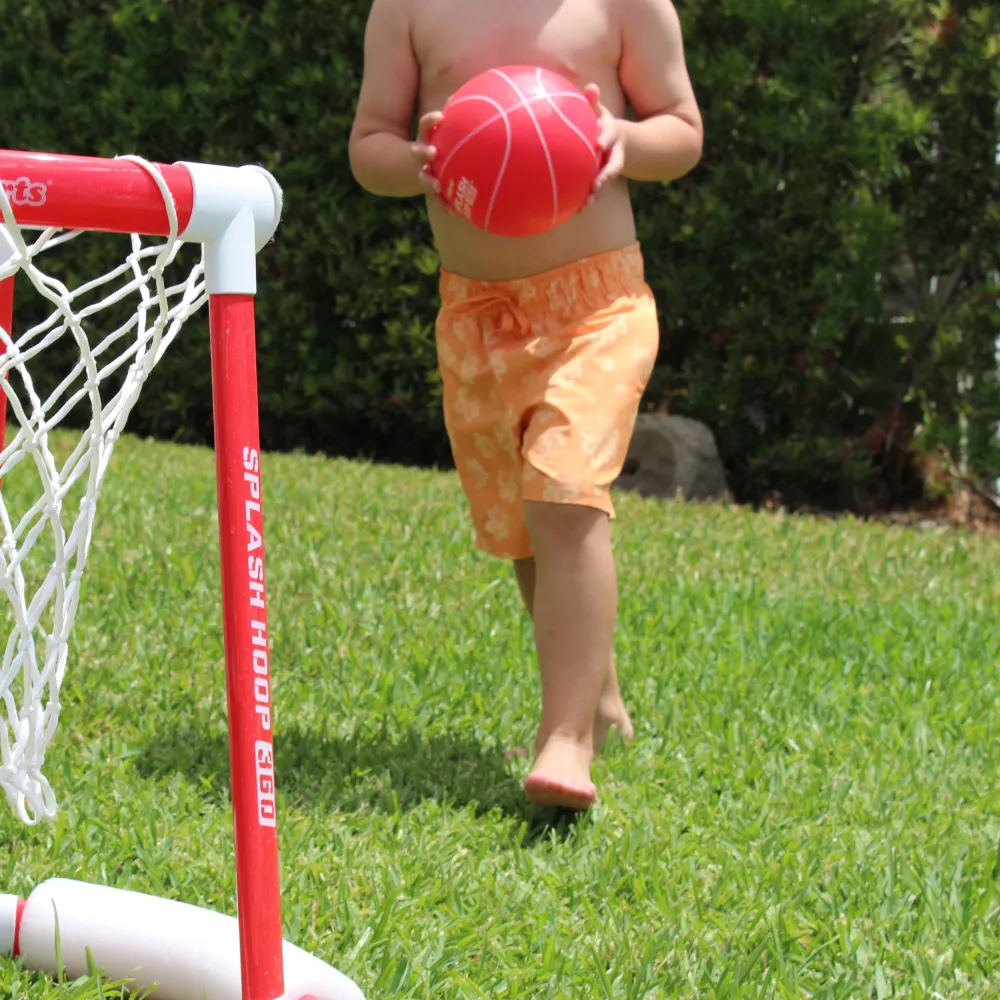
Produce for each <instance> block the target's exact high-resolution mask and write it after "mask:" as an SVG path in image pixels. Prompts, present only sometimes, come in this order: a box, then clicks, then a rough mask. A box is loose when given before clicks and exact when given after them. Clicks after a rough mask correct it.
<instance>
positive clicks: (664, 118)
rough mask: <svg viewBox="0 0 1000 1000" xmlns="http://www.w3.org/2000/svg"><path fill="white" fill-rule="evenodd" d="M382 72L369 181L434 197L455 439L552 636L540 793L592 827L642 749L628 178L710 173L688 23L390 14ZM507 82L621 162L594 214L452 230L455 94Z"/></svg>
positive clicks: (636, 343) (355, 151)
mask: <svg viewBox="0 0 1000 1000" xmlns="http://www.w3.org/2000/svg"><path fill="white" fill-rule="evenodd" d="M364 57H365V66H364V78H363V81H362V84H361V92H360V95H359V99H358V106H357V112H356V117H355V122H354V128H353V130H352V133H351V140H350V158H351V167H352V170H353V172H354V175H355V177H356V178H357V180H358V182H359V183H360V184H361V185H362V186H363V187H364V188H366V189H367V190H368V191H370V192H372V193H373V194H377V195H385V196H389V197H397V198H405V197H412V196H416V195H420V194H423V195H426V196H427V204H428V213H429V217H430V222H431V227H432V229H433V233H434V239H435V243H436V246H437V249H438V252H439V254H440V257H441V266H442V274H441V282H440V287H441V296H442V309H441V312H440V315H439V317H438V322H437V352H438V359H439V363H440V367H441V374H442V382H443V390H444V415H445V423H446V426H447V428H448V435H449V439H450V441H451V446H452V451H453V454H454V457H455V462H456V466H457V468H458V472H459V476H460V478H461V481H462V485H463V488H464V490H465V492H466V495H467V497H468V501H469V505H470V509H471V514H472V520H473V523H474V525H475V529H476V543H477V545H478V547H479V548H481V549H483V550H484V551H486V552H488V553H490V554H492V555H494V556H498V557H501V558H505V559H510V560H512V561H513V563H514V570H515V573H516V576H517V581H518V584H519V586H520V590H521V594H522V596H523V598H524V602H525V604H526V605H527V608H528V612H529V614H530V615H531V617H532V621H533V624H534V634H535V645H536V649H537V652H538V661H539V669H540V672H541V680H542V714H541V722H540V725H539V729H538V736H537V740H536V745H535V759H534V763H533V767H532V770H531V773H530V775H529V776H528V778H527V779H526V780H525V784H524V787H525V792H526V794H527V796H528V798H529V799H530V800H531V801H533V802H536V803H539V804H546V805H556V806H562V807H566V808H571V809H580V810H583V809H586V808H588V807H589V806H590V805H591V804H592V803H593V802H594V801H595V799H596V794H597V793H596V788H595V786H594V784H593V782H592V780H591V773H590V769H591V763H592V760H593V756H594V752H595V750H596V749H598V748H599V747H600V746H601V744H602V743H603V741H604V738H605V736H606V735H607V733H608V730H609V729H610V727H612V726H614V727H616V728H617V729H618V730H619V731H620V733H621V734H622V735H623V736H624V737H625V738H627V739H628V738H631V737H632V735H633V730H632V723H631V721H630V719H629V716H628V712H627V711H626V709H625V705H624V703H623V702H622V698H621V694H620V692H619V689H618V678H617V675H616V672H615V665H614V654H613V642H614V631H615V619H616V616H617V600H618V594H617V582H616V576H615V567H614V559H613V556H612V550H611V540H610V531H609V520H610V518H612V517H613V516H614V509H613V507H612V504H611V500H610V496H609V487H610V485H611V483H612V482H613V481H614V479H615V478H617V476H618V475H619V473H620V472H621V468H622V466H623V464H624V461H625V455H626V452H627V449H628V445H629V441H630V437H631V433H632V428H633V425H634V422H635V417H636V413H637V410H638V405H639V401H640V398H641V396H642V394H643V392H644V391H645V388H646V384H647V382H648V380H649V376H650V375H651V373H652V368H653V364H654V362H655V360H656V353H657V348H658V342H659V332H658V327H657V317H656V307H655V304H654V302H653V297H652V294H651V293H650V290H649V288H648V286H647V285H646V283H645V279H644V272H643V261H642V256H641V253H640V251H639V248H638V245H637V244H636V230H635V221H634V218H633V215H632V207H631V203H630V200H629V193H628V187H627V183H626V179H631V180H634V181H669V180H673V179H675V178H677V177H681V176H682V175H684V174H686V173H687V172H688V171H690V170H691V169H692V168H693V167H694V166H695V165H696V164H697V162H698V160H699V159H700V156H701V147H702V125H701V116H700V113H699V111H698V105H697V102H696V100H695V97H694V93H693V92H692V88H691V83H690V80H689V78H688V73H687V68H686V65H685V59H684V49H683V41H682V38H681V28H680V22H679V20H678V17H677V14H676V12H675V10H674V8H673V6H672V5H671V3H670V2H669V0H374V2H373V3H372V7H371V12H370V14H369V19H368V25H367V29H366V34H365V52H364ZM505 64H508V65H509V64H526V65H533V66H544V67H546V68H549V69H552V70H554V71H556V72H558V73H562V74H563V75H564V76H566V77H568V78H569V79H571V80H573V81H574V82H575V83H576V84H577V85H578V86H580V87H581V88H584V89H585V92H586V93H587V95H588V97H589V98H590V100H591V101H592V103H593V105H594V108H595V111H596V112H597V113H598V114H599V116H600V122H601V144H602V146H603V148H604V149H605V151H606V162H605V165H604V168H603V170H602V173H601V174H600V176H599V177H598V179H597V181H596V183H595V187H594V197H593V198H592V199H591V202H590V203H589V204H588V205H587V207H586V208H585V209H584V210H583V211H582V212H581V213H579V214H578V215H577V216H576V217H574V218H573V219H571V220H570V221H568V222H566V223H564V224H563V225H561V226H559V227H557V228H556V229H555V230H553V231H551V232H548V233H546V234H543V235H541V236H534V237H528V238H525V239H510V238H503V237H497V236H491V235H489V234H487V233H484V232H482V231H480V230H478V229H475V228H474V227H472V226H471V225H470V224H469V223H467V222H466V221H465V220H464V219H462V218H460V217H459V216H457V215H455V214H453V213H451V212H449V211H448V209H447V207H446V206H445V205H444V202H443V201H442V199H441V198H440V196H439V194H438V192H437V191H436V183H435V181H434V180H433V178H432V177H431V175H430V173H429V172H428V167H429V165H430V164H431V163H432V162H433V159H434V155H435V151H434V149H433V147H432V146H430V145H428V136H429V134H430V131H431V129H432V128H433V127H434V125H435V124H436V123H437V122H438V121H439V120H440V109H441V108H442V107H443V106H444V103H445V102H446V100H447V99H448V97H449V96H450V95H451V94H452V93H454V91H455V90H457V89H458V88H459V87H460V86H461V85H462V84H464V83H465V82H466V81H467V80H469V79H470V78H471V77H473V76H475V75H476V74H478V73H480V72H482V71H483V70H486V69H490V68H492V67H494V66H500V65H505ZM626 108H628V109H629V110H630V112H631V116H630V119H629V120H626V118H625V114H626ZM415 115H417V116H419V124H418V127H417V137H416V141H415V142H414V141H413V139H412V123H413V121H414V118H415Z"/></svg>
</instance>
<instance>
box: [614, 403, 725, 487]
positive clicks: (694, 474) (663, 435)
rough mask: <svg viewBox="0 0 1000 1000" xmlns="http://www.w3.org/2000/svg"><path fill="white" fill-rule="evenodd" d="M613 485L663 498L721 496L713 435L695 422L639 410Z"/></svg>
mask: <svg viewBox="0 0 1000 1000" xmlns="http://www.w3.org/2000/svg"><path fill="white" fill-rule="evenodd" d="M615 486H616V487H617V488H618V489H621V490H628V491H632V492H635V493H638V494H639V495H640V496H644V497H663V498H667V499H673V498H674V497H676V496H677V495H678V494H680V496H681V497H682V498H683V499H685V500H721V499H724V498H725V496H726V494H727V489H726V473H725V470H724V469H723V467H722V461H721V459H720V458H719V449H718V448H717V446H716V444H715V435H714V434H712V432H711V430H709V428H708V427H706V426H705V424H703V423H701V422H700V421H698V420H691V419H690V418H689V417H678V416H673V415H672V414H667V413H640V414H639V417H638V419H637V420H636V422H635V430H634V431H633V433H632V440H631V443H630V445H629V450H628V457H627V458H626V460H625V467H624V469H623V470H622V474H621V476H619V478H618V479H617V480H616V481H615Z"/></svg>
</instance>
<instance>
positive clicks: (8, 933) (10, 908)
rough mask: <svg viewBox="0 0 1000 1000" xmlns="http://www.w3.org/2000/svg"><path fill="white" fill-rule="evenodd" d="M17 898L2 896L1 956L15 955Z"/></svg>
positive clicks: (0, 910)
mask: <svg viewBox="0 0 1000 1000" xmlns="http://www.w3.org/2000/svg"><path fill="white" fill-rule="evenodd" d="M17 904H18V898H17V896H0V955H7V956H9V955H13V954H14V935H15V934H16V933H17Z"/></svg>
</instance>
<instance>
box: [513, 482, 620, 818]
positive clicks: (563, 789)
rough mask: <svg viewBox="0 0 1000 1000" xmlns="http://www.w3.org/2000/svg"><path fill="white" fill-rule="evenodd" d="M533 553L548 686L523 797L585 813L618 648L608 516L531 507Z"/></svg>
mask: <svg viewBox="0 0 1000 1000" xmlns="http://www.w3.org/2000/svg"><path fill="white" fill-rule="evenodd" d="M524 516H525V521H526V523H527V526H528V532H529V534H530V536H531V544H532V549H533V550H534V553H535V594H534V607H533V611H534V616H533V621H534V626H535V645H536V648H537V650H538V664H539V669H540V672H541V679H542V718H541V724H540V725H539V729H538V740H537V743H536V758H535V764H534V767H533V769H532V772H531V774H530V775H529V776H528V778H527V780H526V781H525V786H524V787H525V791H526V792H527V793H528V796H529V798H531V799H532V800H533V801H535V802H537V803H541V804H546V805H560V806H566V807H569V808H586V807H587V806H589V805H591V804H592V803H593V801H594V799H595V798H596V789H595V788H594V785H593V782H592V781H591V780H590V764H591V761H592V760H593V756H594V721H595V718H596V715H597V710H598V706H599V704H600V700H601V694H602V692H603V690H604V685H605V682H606V680H607V674H608V663H609V662H610V658H611V651H612V645H613V642H614V631H615V618H616V615H617V605H618V585H617V580H616V577H615V566H614V558H613V556H612V552H611V537H610V531H609V526H608V515H607V514H606V513H604V512H603V511H600V510H596V509H594V508H591V507H583V506H574V505H568V504H556V503H540V502H532V501H526V502H525V504H524Z"/></svg>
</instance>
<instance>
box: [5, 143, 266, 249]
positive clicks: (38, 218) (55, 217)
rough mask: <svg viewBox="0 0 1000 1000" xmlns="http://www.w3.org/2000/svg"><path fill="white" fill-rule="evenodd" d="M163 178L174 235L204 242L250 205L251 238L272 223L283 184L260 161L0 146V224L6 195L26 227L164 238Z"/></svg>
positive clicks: (260, 240)
mask: <svg viewBox="0 0 1000 1000" xmlns="http://www.w3.org/2000/svg"><path fill="white" fill-rule="evenodd" d="M156 174H159V177H160V178H162V182H163V184H164V185H165V187H166V193H168V194H169V197H170V199H172V201H173V209H174V211H175V213H176V231H175V233H176V236H177V238H178V239H180V240H182V241H185V242H188V241H191V242H200V243H210V242H212V241H213V240H216V239H218V238H220V237H222V236H223V235H224V234H225V233H226V231H227V229H228V228H229V226H230V224H231V223H232V222H233V220H234V219H235V218H236V216H237V215H239V214H240V212H241V210H242V209H244V208H248V209H249V211H250V214H251V215H252V216H253V222H254V225H253V230H254V236H255V239H254V243H255V244H256V249H257V250H259V249H260V248H262V247H263V246H264V245H265V244H266V243H267V242H268V240H270V238H271V236H272V235H273V234H274V231H275V229H276V228H277V225H278V221H279V217H280V215H281V188H280V187H279V186H278V184H277V182H276V181H275V180H274V178H273V177H272V176H271V175H270V174H269V173H268V172H267V171H266V170H264V169H263V168H262V167H257V166H243V167H232V166H220V165H214V164H203V163H195V162H187V161H184V162H177V163H170V164H166V163H155V162H148V163H147V162H146V161H144V160H141V158H139V157H134V156H127V157H126V156H121V157H115V158H107V157H97V156H75V155H69V154H63V153H33V152H26V151H21V150H12V149H0V188H2V193H3V196H6V197H3V196H0V223H2V222H3V220H4V216H5V212H4V207H5V206H4V201H5V200H6V201H7V202H8V203H9V207H10V212H11V213H12V217H13V218H12V221H13V222H15V223H16V224H17V225H18V226H25V227H31V228H48V227H54V228H58V229H81V230H90V231H93V232H108V233H122V234H128V233H137V234H139V235H142V236H164V237H166V236H170V235H171V224H170V222H171V220H170V213H169V211H168V207H167V204H166V203H165V192H164V191H163V190H162V189H161V186H160V184H159V183H158V182H157V178H156V176H155V175H156Z"/></svg>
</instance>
